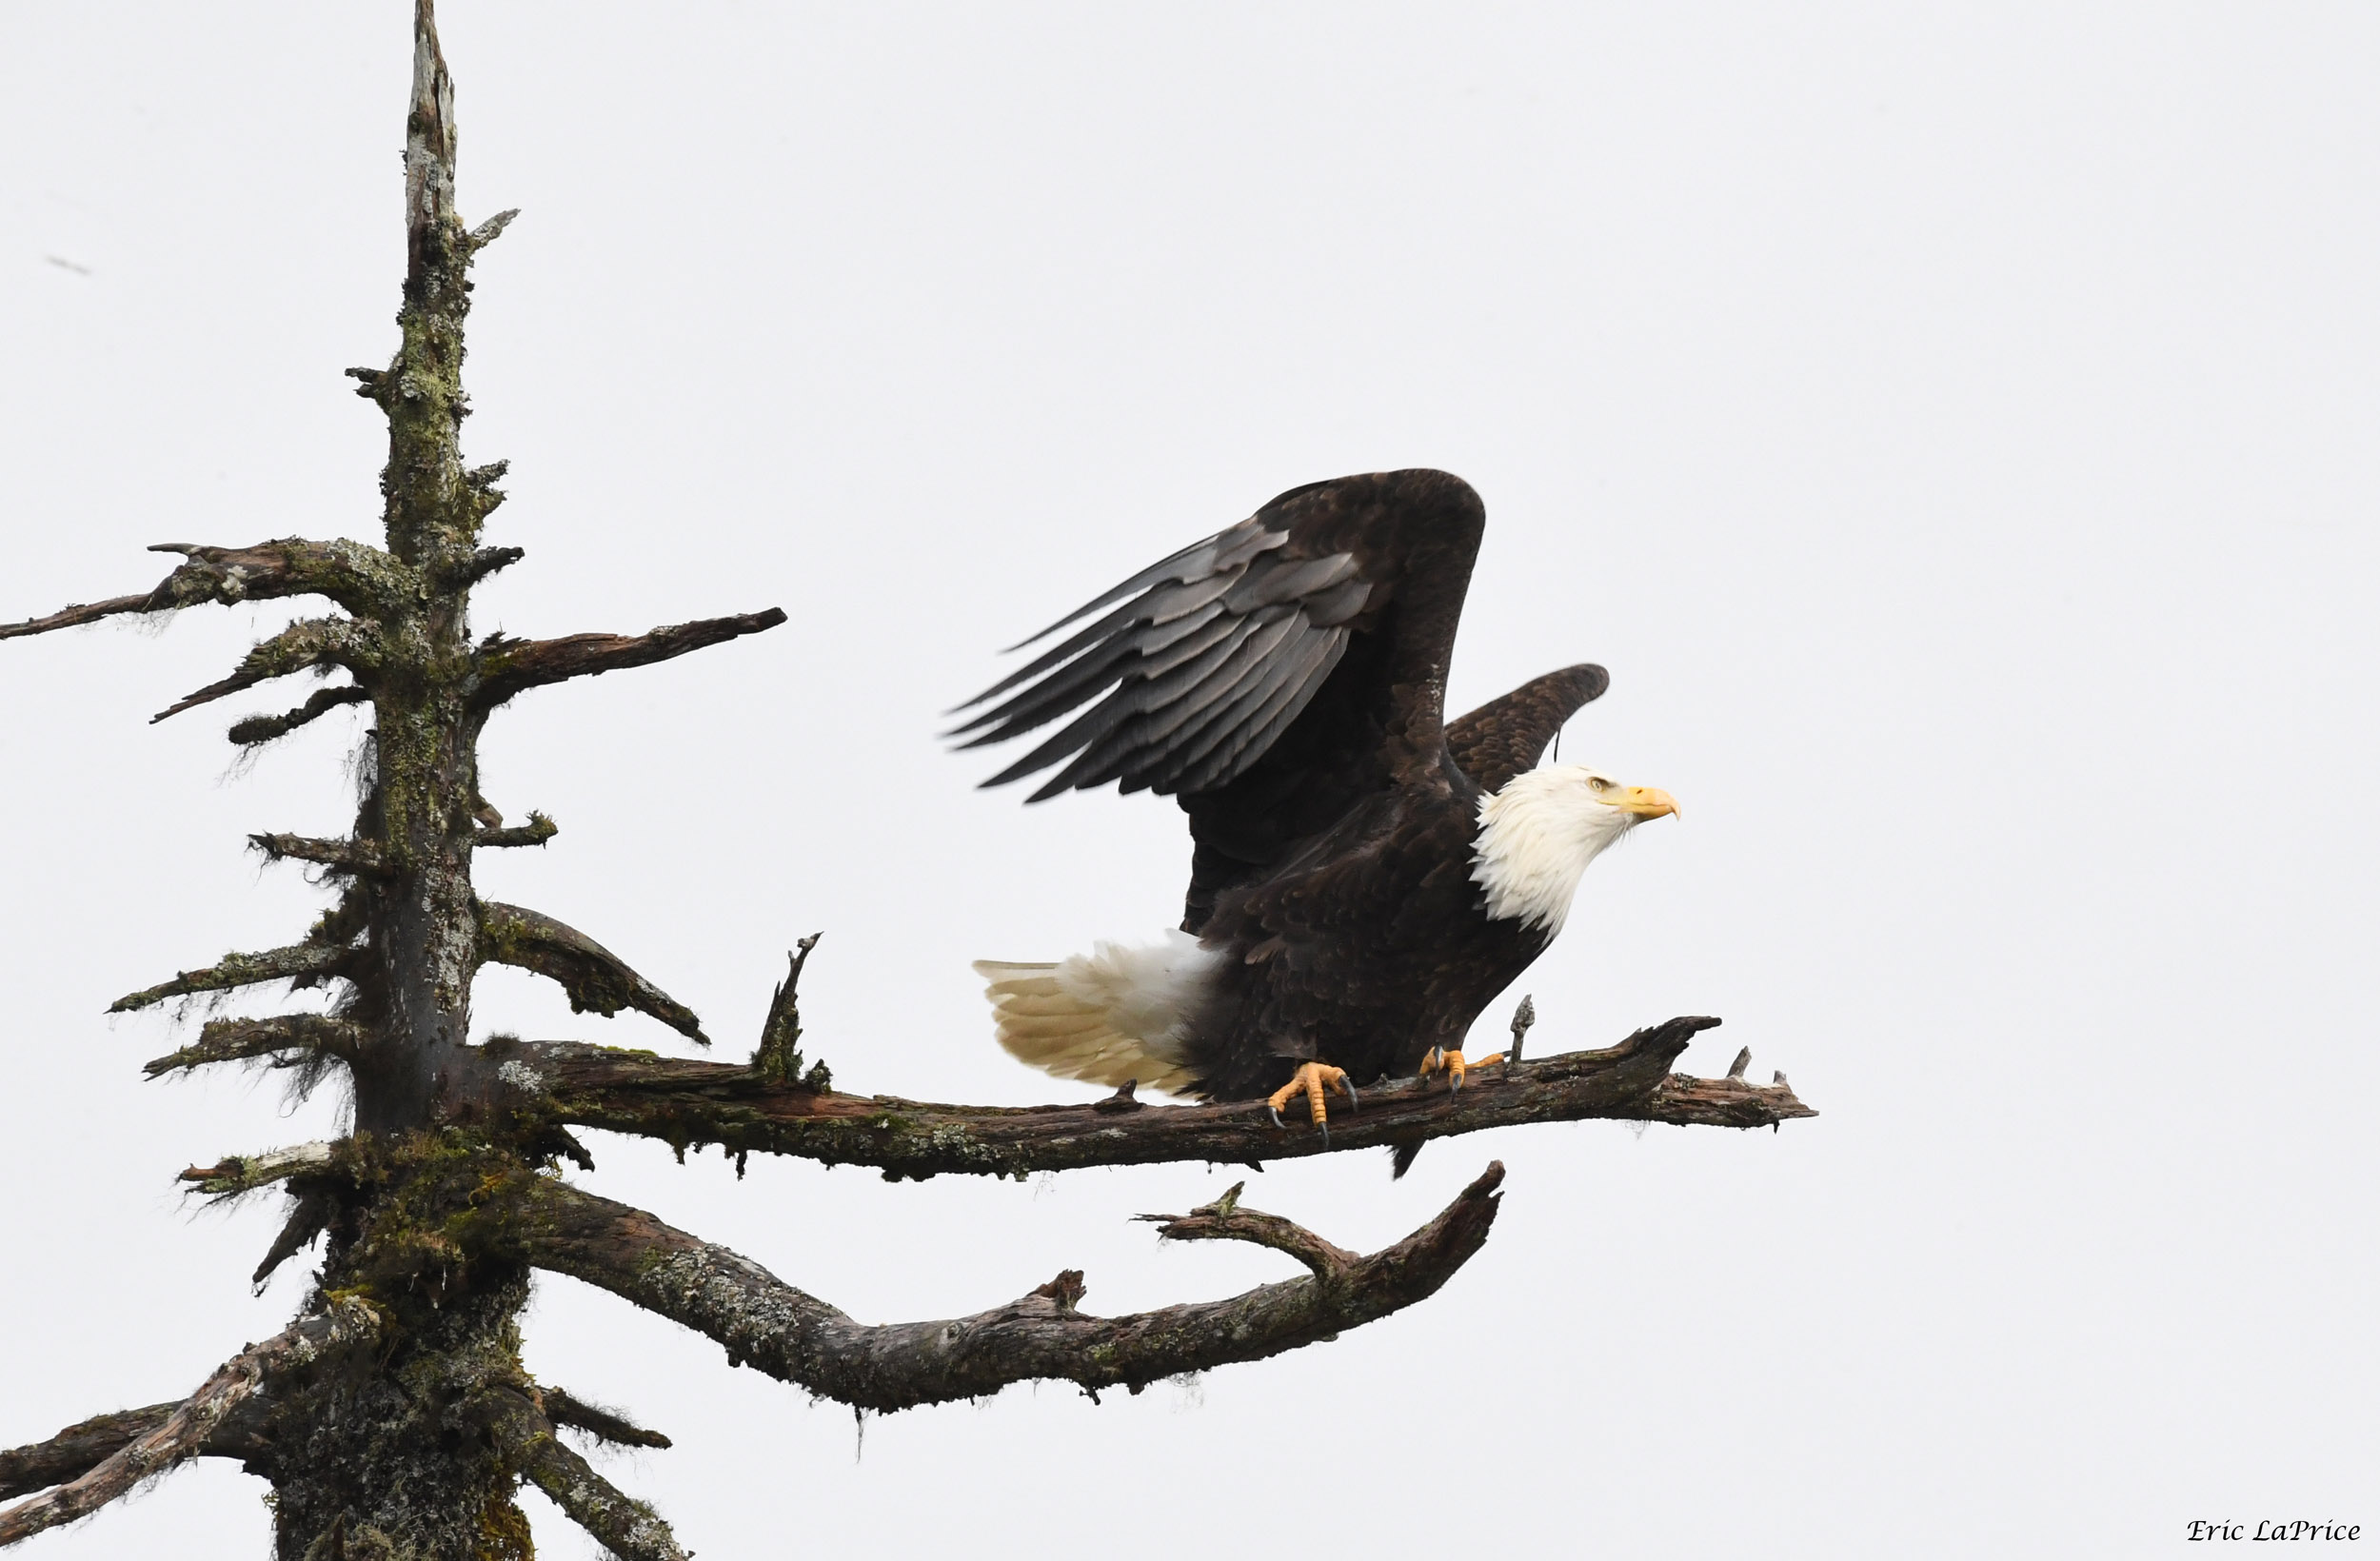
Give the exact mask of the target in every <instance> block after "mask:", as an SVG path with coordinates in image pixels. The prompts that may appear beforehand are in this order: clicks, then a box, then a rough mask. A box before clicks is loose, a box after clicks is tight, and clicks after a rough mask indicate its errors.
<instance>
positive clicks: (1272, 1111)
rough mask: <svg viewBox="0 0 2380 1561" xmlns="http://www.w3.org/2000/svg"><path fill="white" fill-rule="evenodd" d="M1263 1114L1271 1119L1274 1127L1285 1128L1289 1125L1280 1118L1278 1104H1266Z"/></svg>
mask: <svg viewBox="0 0 2380 1561" xmlns="http://www.w3.org/2000/svg"><path fill="white" fill-rule="evenodd" d="M1264 1115H1265V1116H1270V1117H1271V1118H1272V1119H1273V1125H1274V1126H1275V1127H1279V1128H1286V1127H1287V1126H1288V1125H1289V1124H1288V1123H1287V1122H1284V1121H1282V1120H1281V1119H1280V1108H1279V1106H1275V1105H1269V1104H1268V1105H1267V1106H1266V1107H1265V1108H1264Z"/></svg>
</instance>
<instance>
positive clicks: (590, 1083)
mask: <svg viewBox="0 0 2380 1561" xmlns="http://www.w3.org/2000/svg"><path fill="white" fill-rule="evenodd" d="M1716 1023H1718V1020H1716V1019H1713V1018H1676V1019H1671V1020H1670V1021H1669V1022H1667V1023H1666V1024H1658V1025H1654V1026H1652V1027H1651V1028H1649V1029H1644V1030H1639V1031H1637V1032H1636V1034H1635V1035H1632V1036H1630V1037H1628V1038H1627V1039H1626V1040H1624V1041H1622V1042H1620V1043H1619V1044H1618V1045H1617V1046H1615V1047H1612V1048H1610V1049H1608V1050H1605V1051H1598V1052H1570V1053H1565V1054H1561V1055H1558V1056H1555V1057H1541V1058H1538V1059H1537V1060H1534V1061H1529V1062H1522V1063H1518V1064H1514V1065H1511V1066H1504V1065H1496V1066H1491V1067H1486V1068H1478V1069H1474V1070H1472V1072H1471V1074H1470V1077H1469V1083H1468V1085H1467V1087H1466V1088H1464V1089H1463V1090H1462V1091H1461V1093H1459V1094H1454V1093H1450V1092H1449V1091H1448V1090H1447V1088H1446V1087H1445V1086H1444V1085H1443V1084H1442V1083H1435V1082H1433V1083H1427V1084H1425V1083H1422V1082H1420V1081H1418V1080H1416V1079H1411V1078H1406V1079H1398V1080H1396V1081H1393V1082H1392V1081H1383V1082H1381V1083H1378V1084H1368V1085H1365V1086H1364V1087H1363V1092H1362V1095H1363V1105H1362V1109H1361V1111H1359V1112H1358V1113H1355V1114H1352V1115H1347V1114H1334V1116H1332V1118H1331V1136H1330V1139H1329V1141H1328V1142H1325V1141H1324V1140H1323V1138H1322V1136H1321V1135H1320V1134H1319V1133H1317V1132H1316V1131H1314V1129H1313V1128H1311V1127H1309V1126H1307V1125H1306V1124H1305V1123H1303V1122H1302V1121H1300V1120H1299V1115H1298V1114H1297V1113H1296V1112H1294V1111H1293V1112H1292V1113H1290V1114H1289V1117H1288V1125H1287V1126H1286V1127H1276V1126H1274V1125H1273V1123H1272V1120H1271V1119H1270V1117H1269V1116H1268V1115H1267V1114H1266V1112H1265V1109H1264V1103H1263V1102H1262V1101H1260V1100H1240V1101H1224V1102H1221V1103H1219V1104H1215V1105H1204V1106H1162V1105H1151V1104H1148V1103H1147V1102H1145V1101H1140V1100H1135V1099H1130V1098H1121V1097H1120V1098H1112V1099H1107V1100H1100V1101H1095V1102H1093V1103H1091V1104H1088V1105H1080V1106H1022V1107H1006V1106H955V1105H938V1104H933V1103H930V1102H925V1101H918V1100H902V1099H898V1098H895V1097H890V1096H881V1095H880V1096H862V1095H841V1094H836V1093H833V1092H830V1091H820V1090H813V1089H810V1088H808V1087H806V1086H804V1085H800V1084H785V1083H775V1082H771V1081H770V1080H769V1079H768V1078H766V1077H764V1076H763V1075H762V1074H761V1073H759V1072H758V1071H757V1070H753V1069H748V1068H734V1067H728V1066H724V1065H722V1064H719V1063H712V1062H694V1061H681V1060H677V1059H674V1058H655V1057H650V1056H641V1055H638V1054H633V1053H628V1052H621V1051H614V1050H611V1049H609V1048H606V1047H599V1046H585V1045H576V1044H572V1043H569V1042H558V1041H545V1042H531V1043H516V1044H515V1045H514V1046H512V1047H510V1048H507V1049H506V1052H505V1059H506V1061H509V1062H515V1063H517V1064H518V1066H517V1067H510V1068H507V1069H506V1077H508V1078H512V1079H516V1080H518V1081H520V1082H521V1083H522V1084H524V1085H526V1086H529V1087H530V1088H531V1089H532V1090H533V1091H534V1092H535V1093H536V1094H537V1095H540V1096H542V1097H543V1098H542V1099H535V1100H528V1101H524V1102H522V1105H523V1109H526V1110H531V1111H544V1112H545V1113H548V1114H550V1116H552V1117H553V1118H554V1119H555V1120H557V1121H560V1122H564V1123H567V1124H571V1125H575V1126H582V1127H596V1128H608V1129H610V1130H612V1131H614V1132H619V1133H633V1134H639V1135H642V1136H646V1137H653V1138H661V1139H664V1140H665V1141H667V1142H669V1143H671V1144H673V1145H675V1146H677V1147H679V1148H681V1149H684V1148H685V1147H687V1146H689V1145H702V1144H709V1143H716V1144H722V1145H724V1146H725V1147H726V1148H727V1149H729V1150H730V1151H734V1152H738V1153H748V1154H768V1155H792V1156H799V1157H801V1158H803V1159H814V1160H823V1161H825V1162H826V1163H828V1164H831V1165H872V1166H877V1167H880V1168H882V1169H883V1172H884V1174H885V1175H886V1176H892V1177H902V1176H908V1177H922V1176H940V1175H945V1174H951V1173H962V1174H971V1175H976V1176H1023V1175H1025V1174H1027V1173H1030V1172H1035V1171H1069V1170H1075V1169H1078V1168H1080V1167H1083V1166H1092V1165H1146V1164H1152V1163H1156V1162H1160V1161H1168V1160H1209V1161H1213V1162H1216V1163H1218V1164H1229V1165H1238V1164H1259V1165H1260V1164H1261V1163H1262V1162H1263V1161H1265V1160H1273V1159H1288V1158H1294V1157H1298V1156H1307V1155H1319V1154H1324V1153H1327V1152H1329V1151H1333V1150H1346V1149H1360V1148H1364V1147H1367V1146H1381V1145H1405V1144H1414V1143H1419V1142H1422V1141H1424V1140H1427V1139H1430V1138H1442V1137H1448V1136H1453V1135H1455V1134H1458V1133H1476V1132H1478V1131H1480V1130H1481V1129H1483V1128H1492V1127H1511V1126H1514V1125H1515V1124H1517V1123H1521V1122H1560V1121H1577V1120H1580V1119H1583V1118H1589V1117H1617V1118H1621V1119H1624V1120H1629V1121H1640V1122H1671V1123H1676V1124H1678V1125H1680V1126H1686V1125H1700V1126H1711V1127H1738V1128H1749V1127H1769V1126H1772V1125H1774V1124H1775V1123H1777V1122H1781V1121H1787V1120H1791V1119H1793V1118H1795V1117H1800V1116H1816V1115H1817V1113H1816V1112H1815V1111H1813V1110H1811V1109H1810V1108H1809V1107H1808V1106H1805V1105H1803V1104H1802V1103H1801V1101H1800V1100H1799V1099H1798V1098H1796V1097H1795V1095H1794V1092H1793V1090H1792V1089H1791V1088H1790V1087H1788V1086H1787V1085H1785V1084H1783V1083H1782V1082H1779V1083H1777V1084H1774V1085H1766V1086H1763V1085H1755V1084H1749V1083H1746V1082H1745V1081H1744V1080H1742V1079H1740V1078H1734V1079H1729V1078H1697V1077H1688V1076H1686V1075H1683V1074H1674V1073H1672V1072H1671V1071H1670V1064H1671V1063H1673V1062H1674V1061H1676V1058H1677V1057H1678V1055H1679V1054H1680V1053H1682V1052H1683V1051H1684V1050H1685V1049H1686V1046H1687V1043H1688V1042H1689V1041H1691V1040H1692V1039H1693V1038H1694V1037H1695V1035H1696V1033H1697V1032H1699V1031H1702V1030H1707V1029H1709V1028H1711V1027H1712V1026H1713V1025H1716Z"/></svg>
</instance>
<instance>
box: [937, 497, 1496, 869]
mask: <svg viewBox="0 0 2380 1561" xmlns="http://www.w3.org/2000/svg"><path fill="white" fill-rule="evenodd" d="M1480 526H1481V511H1480V507H1479V502H1478V496H1477V495H1476V494H1474V493H1473V492H1472V491H1471V489H1470V487H1469V486H1468V485H1467V484H1464V483H1463V482H1462V481H1461V480H1460V479H1459V478H1456V477H1450V476H1448V475H1446V474H1445V473H1443V472H1433V471H1406V472H1385V473H1378V474H1375V475H1371V476H1363V477H1348V478H1341V479H1339V480H1338V481H1336V482H1331V483H1317V484H1311V485H1309V486H1306V487H1302V488H1294V489H1292V490H1291V491H1289V492H1288V493H1284V494H1282V495H1281V496H1280V497H1279V498H1278V499H1275V500H1274V501H1273V502H1272V503H1270V504H1266V505H1265V506H1264V507H1263V508H1262V509H1259V511H1257V513H1256V514H1254V515H1253V516H1251V517H1249V518H1248V519H1247V520H1245V521H1242V522H1240V524H1238V525H1235V526H1232V527H1230V528H1228V529H1226V530H1224V531H1220V532H1218V533H1217V534H1216V535H1214V536H1212V537H1209V538H1207V539H1206V540H1205V541H1204V542H1201V543H1196V544H1194V545H1192V546H1190V547H1187V548H1184V549H1183V550H1182V551H1180V552H1179V553H1177V554H1175V555H1173V556H1172V557H1171V558H1168V559H1166V560H1164V561H1162V562H1161V563H1157V564H1155V565H1152V566H1151V567H1150V568H1148V569H1146V570H1143V571H1142V572H1141V573H1140V574H1138V575H1136V576H1134V577H1133V578H1131V579H1130V580H1127V581H1125V582H1123V583H1121V584H1120V585H1117V586H1116V587H1114V588H1113V589H1111V590H1109V591H1107V592H1106V593H1104V594H1103V595H1101V596H1100V597H1099V598H1097V599H1095V600H1094V601H1092V602H1090V603H1087V604H1085V605H1084V606H1082V607H1081V608H1078V609H1077V610H1076V611H1075V612H1073V613H1071V614H1069V615H1067V616H1066V617H1065V618H1063V619H1061V620H1060V621H1059V622H1056V623H1054V624H1052V625H1050V627H1049V628H1047V629H1044V630H1042V631H1041V634H1039V635H1036V636H1034V641H1038V640H1041V639H1043V638H1045V637H1047V636H1049V635H1052V634H1055V633H1057V632H1058V631H1059V630H1061V629H1062V628H1065V627H1066V626H1067V625H1069V624H1072V623H1074V622H1078V621H1080V620H1081V619H1083V618H1085V617H1090V616H1091V615H1093V614H1101V616H1098V617H1096V618H1094V619H1093V621H1092V622H1090V623H1089V624H1088V625H1087V626H1085V627H1083V628H1081V629H1079V630H1077V631H1076V632H1075V633H1074V634H1072V635H1070V636H1069V637H1067V638H1066V639H1064V640H1062V641H1061V642H1059V643H1058V644H1056V645H1054V646H1052V647H1051V648H1050V649H1048V650H1046V651H1044V652H1043V653H1041V655H1040V656H1039V657H1037V658H1036V659H1035V660H1034V661H1032V662H1028V663H1027V664H1026V665H1024V666H1022V667H1021V668H1019V669H1018V670H1017V671H1015V672H1013V673H1011V674H1010V675H1009V676H1008V677H1006V678H1004V679H1002V681H1001V682H997V683H995V684H993V685H992V686H991V687H990V688H988V689H985V690H984V691H983V692H982V694H979V695H977V696H976V697H975V698H974V699H973V700H970V701H967V704H966V705H962V706H961V708H962V709H966V708H970V707H972V706H975V705H978V704H983V703H985V702H986V701H992V700H995V699H997V700H999V701H1000V702H999V703H997V704H992V705H991V706H990V707H989V708H988V709H985V710H983V711H982V713H980V714H978V715H976V716H974V717H973V718H971V719H970V720H968V721H965V722H964V723H963V724H962V725H960V726H959V727H958V728H956V729H955V730H954V731H953V732H951V733H950V734H949V735H950V736H953V737H962V736H963V737H965V738H966V739H967V741H965V742H964V743H963V744H962V746H964V747H976V746H980V745H982V744H984V743H991V742H999V741H1004V740H1006V739H1008V738H1012V737H1016V736H1020V735H1021V734H1022V733H1025V732H1028V731H1032V730H1034V729H1036V728H1039V727H1041V726H1044V725H1047V724H1049V723H1050V722H1052V721H1057V720H1058V719H1059V718H1061V717H1063V716H1067V715H1069V714H1071V713H1072V712H1074V711H1076V710H1078V709H1081V707H1082V706H1084V705H1086V704H1088V705H1090V708H1089V709H1088V710H1086V711H1083V713H1082V714H1081V715H1079V716H1075V717H1074V719H1073V720H1071V721H1068V722H1067V723H1066V725H1065V726H1064V727H1063V728H1061V730H1060V731H1059V732H1058V733H1057V734H1056V735H1055V736H1053V737H1051V738H1049V739H1048V740H1046V741H1043V742H1042V743H1041V745H1040V746H1038V747H1036V748H1035V749H1034V750H1033V751H1032V752H1030V753H1028V754H1026V755H1025V756H1024V757H1023V758H1021V759H1020V760H1019V761H1017V762H1016V763H1014V764H1012V765H1010V766H1009V767H1008V768H1007V769H1005V770H1002V772H1001V773H1000V774H998V775H996V776H994V777H992V778H991V780H987V781H985V782H984V784H986V785H999V784H1002V783H1003V782H1005V781H1009V780H1018V779H1021V778H1022V777H1024V776H1027V775H1031V774H1033V773H1035V772H1037V771H1040V770H1043V769H1047V768H1050V767H1051V766H1053V765H1058V764H1061V763H1062V764H1063V766H1064V767H1063V768H1061V769H1060V770H1059V772H1058V774H1056V775H1055V776H1053V777H1051V778H1050V779H1049V780H1047V781H1045V782H1043V783H1042V785H1041V789H1040V790H1038V791H1036V792H1035V793H1034V794H1033V797H1032V799H1031V800H1034V801H1039V800H1042V799H1043V798H1047V797H1053V796H1055V795H1057V794H1058V793H1059V792H1061V791H1066V790H1069V789H1081V788H1089V787H1092V786H1099V785H1104V784H1105V783H1106V782H1108V781H1110V780H1114V781H1117V782H1119V787H1120V789H1121V790H1123V791H1140V790H1149V791H1156V792H1160V793H1164V794H1169V795H1177V796H1179V797H1180V798H1181V799H1182V804H1183V806H1184V807H1185V808H1188V809H1189V810H1190V813H1191V832H1192V834H1193V836H1194V837H1195V838H1197V839H1198V840H1199V842H1200V854H1201V858H1203V857H1204V855H1205V848H1206V844H1207V837H1208V835H1209V834H1210V833H1213V834H1215V835H1216V836H1217V837H1218V838H1219V840H1227V842H1228V844H1227V849H1228V851H1229V853H1230V854H1231V855H1232V856H1233V857H1234V859H1235V860H1239V861H1240V862H1241V863H1242V864H1243V865H1244V862H1245V860H1246V858H1247V854H1248V853H1249V852H1250V851H1258V852H1259V853H1261V854H1263V855H1264V856H1265V857H1266V858H1267V859H1268V860H1269V859H1270V858H1271V857H1276V856H1278V855H1279V852H1280V850H1281V848H1282V846H1283V844H1284V843H1285V841H1284V840H1283V839H1282V838H1281V837H1282V830H1281V828H1280V827H1279V826H1278V825H1276V824H1271V823H1267V822H1265V821H1264V820H1252V819H1250V818H1248V817H1247V815H1248V814H1249V813H1250V812H1251V810H1272V809H1276V808H1278V807H1279V806H1280V805H1282V803H1283V801H1284V800H1288V802H1289V805H1290V812H1291V814H1292V815H1294V817H1295V820H1296V821H1297V825H1298V827H1297V834H1298V835H1299V836H1302V835H1304V834H1310V833H1312V832H1313V825H1312V820H1313V818H1314V817H1315V816H1316V815H1317V814H1318V813H1322V814H1329V815H1330V816H1332V817H1335V816H1336V812H1343V811H1344V807H1345V805H1346V799H1347V798H1349V797H1351V796H1354V795H1359V794H1360V793H1361V792H1362V791H1363V790H1365V789H1368V788H1372V787H1376V786H1377V785H1378V784H1382V783H1385V780H1386V778H1387V777H1388V776H1389V775H1390V774H1391V773H1393V772H1395V771H1397V770H1398V769H1399V768H1401V767H1405V766H1409V765H1411V764H1413V763H1416V762H1427V761H1430V760H1431V759H1432V758H1434V757H1435V758H1439V759H1442V757H1443V753H1444V747H1443V741H1442V734H1441V733H1440V731H1439V729H1438V722H1439V719H1440V702H1439V701H1440V693H1441V690H1442V688H1443V685H1444V682H1445V672H1446V662H1447V658H1448V655H1449V653H1450V652H1451V650H1452V648H1453V642H1454V635H1455V624H1456V622H1457V620H1458V617H1459V616H1460V613H1461V608H1462V593H1463V589H1464V587H1465V586H1466V585H1467V583H1469V580H1470V575H1471V563H1472V560H1473V558H1474V556H1475V555H1476V554H1477V553H1478V543H1479V531H1480ZM1119 603H1120V604H1119ZM1101 609H1107V610H1106V611H1104V612H1103V613H1102V612H1101ZM1032 642H1033V641H1027V642H1026V643H1028V644H1030V643H1032ZM1003 696H1004V697H1003ZM1093 701H1097V702H1096V703H1094V702H1093ZM1259 772H1264V773H1263V774H1261V775H1260V776H1259ZM1251 780H1257V781H1258V784H1256V785H1255V786H1254V787H1253V788H1250V786H1249V782H1250V781H1251ZM1334 800H1335V802H1334ZM1324 821H1327V820H1324ZM1196 893H1197V883H1196V881H1195V877H1194V883H1193V894H1194V897H1195V895H1196Z"/></svg>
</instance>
